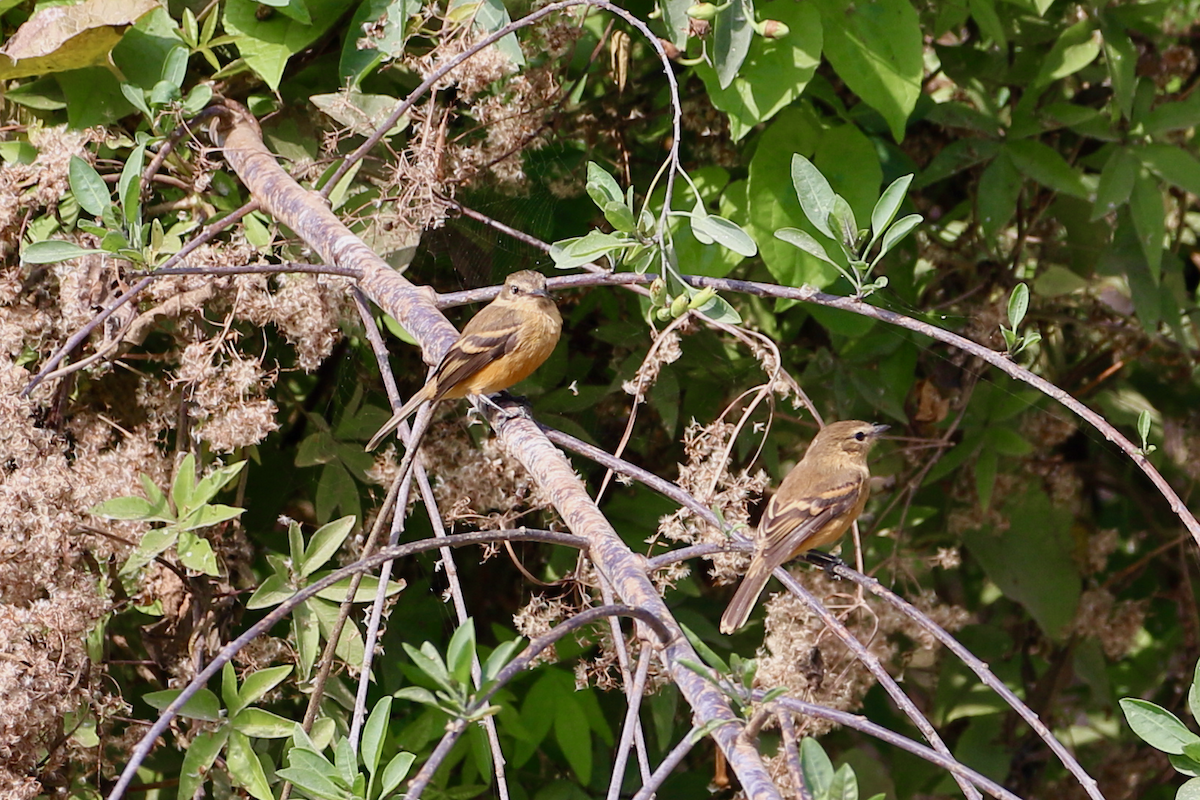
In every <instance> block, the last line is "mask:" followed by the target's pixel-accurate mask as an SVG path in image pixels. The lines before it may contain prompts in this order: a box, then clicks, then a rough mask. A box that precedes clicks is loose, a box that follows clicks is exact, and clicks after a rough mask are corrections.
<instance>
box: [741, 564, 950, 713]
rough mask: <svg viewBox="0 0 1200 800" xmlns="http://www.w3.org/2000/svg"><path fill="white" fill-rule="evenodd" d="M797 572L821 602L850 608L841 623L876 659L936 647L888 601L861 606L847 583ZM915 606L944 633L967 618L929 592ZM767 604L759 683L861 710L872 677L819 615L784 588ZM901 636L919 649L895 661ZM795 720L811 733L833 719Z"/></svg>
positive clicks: (889, 661)
mask: <svg viewBox="0 0 1200 800" xmlns="http://www.w3.org/2000/svg"><path fill="white" fill-rule="evenodd" d="M795 574H796V576H797V578H798V579H799V580H800V581H801V582H802V583H803V584H804V585H805V586H806V587H807V588H808V590H809V591H810V592H811V593H812V594H813V596H814V597H815V598H816V599H817V600H818V601H820V602H821V603H822V604H823V605H825V606H826V607H828V608H830V609H837V608H838V607H840V606H846V605H849V606H850V610H849V611H848V612H847V613H845V614H842V615H840V616H841V617H842V621H843V624H844V625H845V626H846V628H847V629H848V630H849V631H850V633H852V634H853V635H854V636H855V638H857V639H858V640H859V641H860V642H862V643H863V644H864V645H865V646H866V648H867V650H868V652H870V653H871V654H872V655H873V656H875V657H876V658H877V659H879V661H880V662H881V663H883V664H885V665H893V666H894V665H895V664H896V663H897V662H898V661H901V660H908V659H911V658H913V657H914V655H915V654H917V653H922V652H923V653H925V654H926V655H925V656H923V659H922V660H923V661H924V660H928V659H929V657H931V656H932V655H934V654H936V653H937V651H938V650H939V649H940V647H941V645H940V644H939V643H938V642H937V640H936V639H934V638H933V636H932V634H930V633H929V632H928V631H926V630H925V629H924V628H923V627H921V626H920V625H919V624H918V623H917V622H916V621H914V620H913V619H912V618H911V617H910V616H908V615H907V614H905V613H903V612H902V611H900V610H899V609H897V608H896V607H894V606H892V605H891V604H890V603H887V602H885V601H883V600H881V599H879V598H876V597H874V596H873V595H866V596H865V597H864V599H863V602H864V603H865V605H859V604H858V603H857V601H856V599H855V598H854V597H853V596H852V595H849V594H847V593H846V592H847V587H846V585H845V584H844V583H842V582H839V581H836V580H834V579H832V578H830V577H829V576H828V575H826V574H825V573H824V572H821V571H819V570H814V569H811V568H803V567H802V568H799V569H798V570H796V573H795ZM913 606H914V607H916V608H917V610H918V611H920V612H922V613H923V614H925V615H926V616H927V617H929V618H931V619H932V620H933V621H934V622H935V623H937V624H938V625H940V626H941V627H942V628H944V629H946V630H948V631H955V630H958V629H959V628H961V627H962V626H963V625H965V624H967V623H968V622H969V621H970V615H969V614H968V613H967V612H966V611H965V610H964V609H962V608H958V607H957V606H953V605H947V604H945V603H943V602H941V601H940V600H938V598H937V597H936V595H935V594H933V593H932V592H925V593H922V594H920V595H918V596H917V597H916V598H915V599H914V600H913ZM766 610H767V618H766V631H767V635H766V638H765V640H764V645H763V652H764V653H765V655H762V656H761V659H760V662H759V670H758V674H757V677H756V681H757V683H758V685H759V686H761V687H763V688H773V687H776V686H785V687H787V688H788V693H789V694H790V695H792V696H794V697H798V698H800V699H803V700H807V701H810V702H813V703H818V704H820V705H824V706H829V707H830V708H835V709H839V710H843V711H846V710H852V709H856V708H858V706H859V705H860V704H861V702H862V698H863V697H864V695H865V694H866V693H867V690H869V689H870V688H871V687H872V686H874V685H875V678H874V676H872V675H871V673H870V671H869V670H868V669H867V667H866V666H865V665H864V664H862V663H861V662H860V661H858V659H857V658H856V657H855V656H854V655H853V654H852V653H851V652H850V651H849V650H848V649H847V648H846V646H845V645H844V644H843V643H842V642H841V640H840V639H838V638H837V636H836V635H835V634H834V633H833V632H832V631H830V630H828V629H827V628H826V626H825V623H824V621H823V620H822V619H821V618H820V617H819V616H818V615H817V614H816V613H815V612H814V611H813V610H812V609H811V608H810V607H809V606H808V604H807V603H806V602H805V601H804V600H802V599H800V598H798V597H796V596H795V595H792V594H791V593H789V592H780V593H778V594H776V595H775V596H774V597H772V598H771V599H770V600H768V601H767V603H766ZM902 642H905V643H908V644H907V645H905V646H908V647H911V645H915V647H916V650H909V651H907V652H905V653H904V656H905V658H904V659H900V655H901V647H902ZM797 722H798V724H801V725H803V726H804V727H803V729H804V731H805V732H806V733H809V734H812V735H819V734H820V733H822V732H824V731H827V730H829V729H830V728H831V727H833V723H827V722H823V721H820V720H816V719H804V720H797Z"/></svg>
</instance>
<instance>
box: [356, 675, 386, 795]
mask: <svg viewBox="0 0 1200 800" xmlns="http://www.w3.org/2000/svg"><path fill="white" fill-rule="evenodd" d="M391 716H392V698H391V697H383V698H381V699H380V700H379V702H378V703H376V704H375V708H373V709H371V715H370V716H369V717H367V724H366V725H364V726H363V732H362V758H363V765H364V766H366V768H367V772H368V773H370V775H371V780H372V782H374V779H375V772H376V771H377V770H378V769H379V760H380V757H381V756H382V755H383V743H384V739H385V738H386V736H387V729H388V720H389V719H390V718H391ZM368 794H369V793H368Z"/></svg>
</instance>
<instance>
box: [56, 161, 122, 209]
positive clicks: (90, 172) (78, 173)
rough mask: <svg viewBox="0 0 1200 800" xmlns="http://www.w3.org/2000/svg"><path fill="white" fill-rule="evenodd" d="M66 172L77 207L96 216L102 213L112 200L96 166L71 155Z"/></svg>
mask: <svg viewBox="0 0 1200 800" xmlns="http://www.w3.org/2000/svg"><path fill="white" fill-rule="evenodd" d="M67 172H68V176H69V179H70V183H71V194H73V195H75V200H76V202H78V203H79V207H80V208H82V209H83V210H84V211H86V212H88V213H89V214H93V215H95V216H97V217H98V216H100V215H101V214H103V213H104V209H106V208H108V204H109V203H111V202H112V197H111V195H110V194H109V191H108V186H106V185H105V183H104V179H103V178H101V177H100V173H99V172H96V168H95V167H93V166H92V165H91V164H89V163H88V162H86V161H84V160H83V159H82V158H80V157H79V156H76V155H72V156H71V161H70V166H69V167H68V170H67Z"/></svg>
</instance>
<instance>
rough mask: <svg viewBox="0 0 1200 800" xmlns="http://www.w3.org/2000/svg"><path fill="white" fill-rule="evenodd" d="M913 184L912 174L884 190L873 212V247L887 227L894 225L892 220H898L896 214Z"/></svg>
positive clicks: (898, 179)
mask: <svg viewBox="0 0 1200 800" xmlns="http://www.w3.org/2000/svg"><path fill="white" fill-rule="evenodd" d="M912 182H913V176H912V174H909V175H904V176H902V177H899V178H897V179H896V180H894V181H892V183H891V185H890V186H888V188H887V189H885V190H884V192H883V194H882V195H881V196H880V198H879V202H877V203H876V204H875V208H874V209H872V210H871V245H872V246H874V244H875V242H876V241H878V240H879V237H880V236H881V235H882V234H883V232H884V231H885V230H887V227H888V226H889V225H891V224H892V220H894V219H895V218H896V212H898V211H899V210H900V204H901V203H903V202H904V196H905V195H906V194H907V193H908V187H909V186H910V185H911V184H912Z"/></svg>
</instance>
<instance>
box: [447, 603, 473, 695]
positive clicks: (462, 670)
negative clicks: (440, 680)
mask: <svg viewBox="0 0 1200 800" xmlns="http://www.w3.org/2000/svg"><path fill="white" fill-rule="evenodd" d="M474 661H475V621H474V620H472V619H470V618H467V620H466V621H465V622H463V623H462V624H461V625H459V626H458V629H457V630H455V631H454V635H453V636H451V637H450V644H449V646H448V647H447V648H446V663H447V668H448V669H449V670H450V674H451V675H452V676H453V677H454V680H456V681H458V683H459V684H461V685H463V686H466V685H468V684H469V683H470V681H471V665H472V664H473V663H474Z"/></svg>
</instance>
